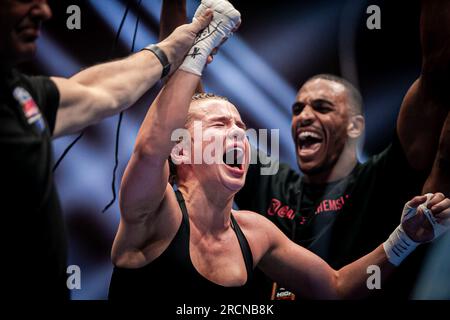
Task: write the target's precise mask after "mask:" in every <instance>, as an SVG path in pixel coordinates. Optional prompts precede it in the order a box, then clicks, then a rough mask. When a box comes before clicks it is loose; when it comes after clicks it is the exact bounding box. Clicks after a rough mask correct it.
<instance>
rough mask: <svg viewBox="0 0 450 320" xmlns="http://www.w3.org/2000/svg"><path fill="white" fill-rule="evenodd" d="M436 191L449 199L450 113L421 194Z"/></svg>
mask: <svg viewBox="0 0 450 320" xmlns="http://www.w3.org/2000/svg"><path fill="white" fill-rule="evenodd" d="M438 191H439V192H442V193H443V194H445V195H446V196H447V197H450V113H448V114H447V119H446V121H445V123H444V127H443V128H442V132H441V137H440V140H439V147H438V151H437V154H436V158H435V160H434V163H433V168H432V170H431V173H430V175H429V176H428V178H427V181H426V182H425V185H424V187H423V193H429V192H432V193H434V192H438Z"/></svg>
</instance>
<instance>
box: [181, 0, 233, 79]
mask: <svg viewBox="0 0 450 320" xmlns="http://www.w3.org/2000/svg"><path fill="white" fill-rule="evenodd" d="M208 8H209V9H212V10H213V12H214V14H213V15H214V17H213V20H212V21H211V22H210V23H209V25H208V27H206V28H205V29H204V30H203V31H202V32H201V33H200V34H199V35H198V36H197V38H196V39H195V41H194V45H193V46H192V48H191V50H190V51H189V53H188V54H187V56H186V57H185V59H184V61H183V63H182V64H181V66H180V69H181V70H184V71H187V72H190V73H193V74H196V75H199V76H201V75H202V71H203V68H204V67H205V65H206V61H207V59H208V56H209V55H210V54H211V51H212V50H213V49H214V48H216V47H218V46H219V45H220V44H221V42H222V41H223V40H224V39H226V38H228V37H230V36H231V35H232V31H233V30H234V29H235V28H236V27H237V26H238V25H239V24H240V22H241V14H240V13H239V11H237V10H236V9H235V8H234V7H233V6H232V5H231V3H229V2H228V1H226V0H202V3H201V4H200V6H199V7H198V9H197V11H196V12H195V16H194V19H196V17H198V16H199V15H201V14H202V13H203V12H204V11H205V10H206V9H208Z"/></svg>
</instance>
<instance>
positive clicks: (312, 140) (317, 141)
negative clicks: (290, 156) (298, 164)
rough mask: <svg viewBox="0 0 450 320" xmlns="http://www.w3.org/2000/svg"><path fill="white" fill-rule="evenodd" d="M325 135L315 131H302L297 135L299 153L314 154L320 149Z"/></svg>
mask: <svg viewBox="0 0 450 320" xmlns="http://www.w3.org/2000/svg"><path fill="white" fill-rule="evenodd" d="M323 140H324V139H323V137H322V135H320V134H319V133H317V132H314V131H307V130H305V131H301V132H300V133H299V134H298V135H297V145H298V150H299V155H300V156H301V157H303V156H305V157H306V156H313V155H315V154H316V152H317V151H319V149H320V147H321V145H322V143H323Z"/></svg>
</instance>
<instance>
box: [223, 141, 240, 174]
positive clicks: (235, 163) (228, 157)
mask: <svg viewBox="0 0 450 320" xmlns="http://www.w3.org/2000/svg"><path fill="white" fill-rule="evenodd" d="M244 155H245V153H244V149H243V148H241V147H237V146H234V147H231V148H228V149H227V150H225V152H224V154H223V163H224V164H226V166H227V167H229V168H233V169H234V170H236V169H237V170H241V171H242V170H244Z"/></svg>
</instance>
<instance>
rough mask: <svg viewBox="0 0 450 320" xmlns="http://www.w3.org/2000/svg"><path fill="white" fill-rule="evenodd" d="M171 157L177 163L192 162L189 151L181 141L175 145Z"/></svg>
mask: <svg viewBox="0 0 450 320" xmlns="http://www.w3.org/2000/svg"><path fill="white" fill-rule="evenodd" d="M170 158H171V159H172V162H173V163H174V164H175V165H180V164H189V163H190V156H189V151H188V150H186V148H185V145H184V144H183V142H179V143H177V144H176V145H174V146H173V148H172V151H171V152H170Z"/></svg>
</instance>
